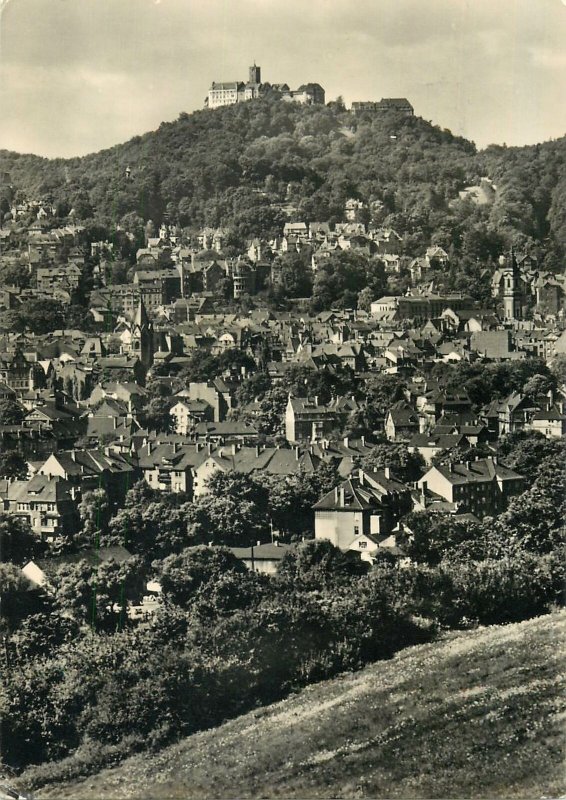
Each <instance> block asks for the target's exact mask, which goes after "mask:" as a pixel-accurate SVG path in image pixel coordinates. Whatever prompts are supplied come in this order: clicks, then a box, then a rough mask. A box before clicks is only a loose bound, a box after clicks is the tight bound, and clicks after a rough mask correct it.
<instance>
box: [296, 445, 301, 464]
mask: <svg viewBox="0 0 566 800" xmlns="http://www.w3.org/2000/svg"><path fill="white" fill-rule="evenodd" d="M300 457H301V451H300V450H299V447H298V445H297V447H295V458H296V459H297V461H298V460H299V458H300Z"/></svg>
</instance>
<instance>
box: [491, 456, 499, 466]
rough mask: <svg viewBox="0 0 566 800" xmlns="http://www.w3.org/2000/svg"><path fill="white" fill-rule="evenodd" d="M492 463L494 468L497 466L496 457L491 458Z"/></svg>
mask: <svg viewBox="0 0 566 800" xmlns="http://www.w3.org/2000/svg"><path fill="white" fill-rule="evenodd" d="M492 461H493V464H494V466H497V464H498V459H497V456H493V458H492Z"/></svg>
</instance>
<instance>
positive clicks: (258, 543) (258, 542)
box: [255, 539, 261, 547]
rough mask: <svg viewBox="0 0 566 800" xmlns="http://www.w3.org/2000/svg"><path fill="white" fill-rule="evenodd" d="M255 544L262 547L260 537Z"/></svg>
mask: <svg viewBox="0 0 566 800" xmlns="http://www.w3.org/2000/svg"><path fill="white" fill-rule="evenodd" d="M255 545H256V547H261V542H260V541H259V539H258V540H257V541H256V543H255Z"/></svg>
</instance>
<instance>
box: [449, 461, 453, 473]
mask: <svg viewBox="0 0 566 800" xmlns="http://www.w3.org/2000/svg"><path fill="white" fill-rule="evenodd" d="M448 471H449V472H454V464H453V463H452V462H450V464H448Z"/></svg>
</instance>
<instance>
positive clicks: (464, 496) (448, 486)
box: [417, 457, 525, 519]
mask: <svg viewBox="0 0 566 800" xmlns="http://www.w3.org/2000/svg"><path fill="white" fill-rule="evenodd" d="M417 486H418V488H419V489H420V490H421V491H422V492H423V493H424V494H425V495H428V496H429V497H432V498H437V499H438V498H442V499H443V500H445V501H446V502H448V503H453V504H455V505H456V506H457V508H458V509H459V510H461V511H464V512H467V513H472V514H475V516H476V517H479V518H480V519H482V518H483V517H485V516H493V515H495V514H499V513H501V512H502V511H504V510H505V508H507V505H508V503H509V501H510V499H511V498H513V497H515V496H516V495H518V494H520V493H521V492H522V491H524V489H525V481H524V478H523V477H522V476H521V475H519V474H518V473H517V472H514V471H513V470H512V469H509V468H508V467H506V466H504V465H503V464H500V463H499V462H498V459H497V458H495V457H494V458H483V459H478V460H476V461H466V462H465V463H461V464H448V465H446V466H433V467H431V468H430V469H429V470H428V471H427V472H426V473H425V474H424V475H423V477H422V478H421V479H420V480H419V481H417Z"/></svg>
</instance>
